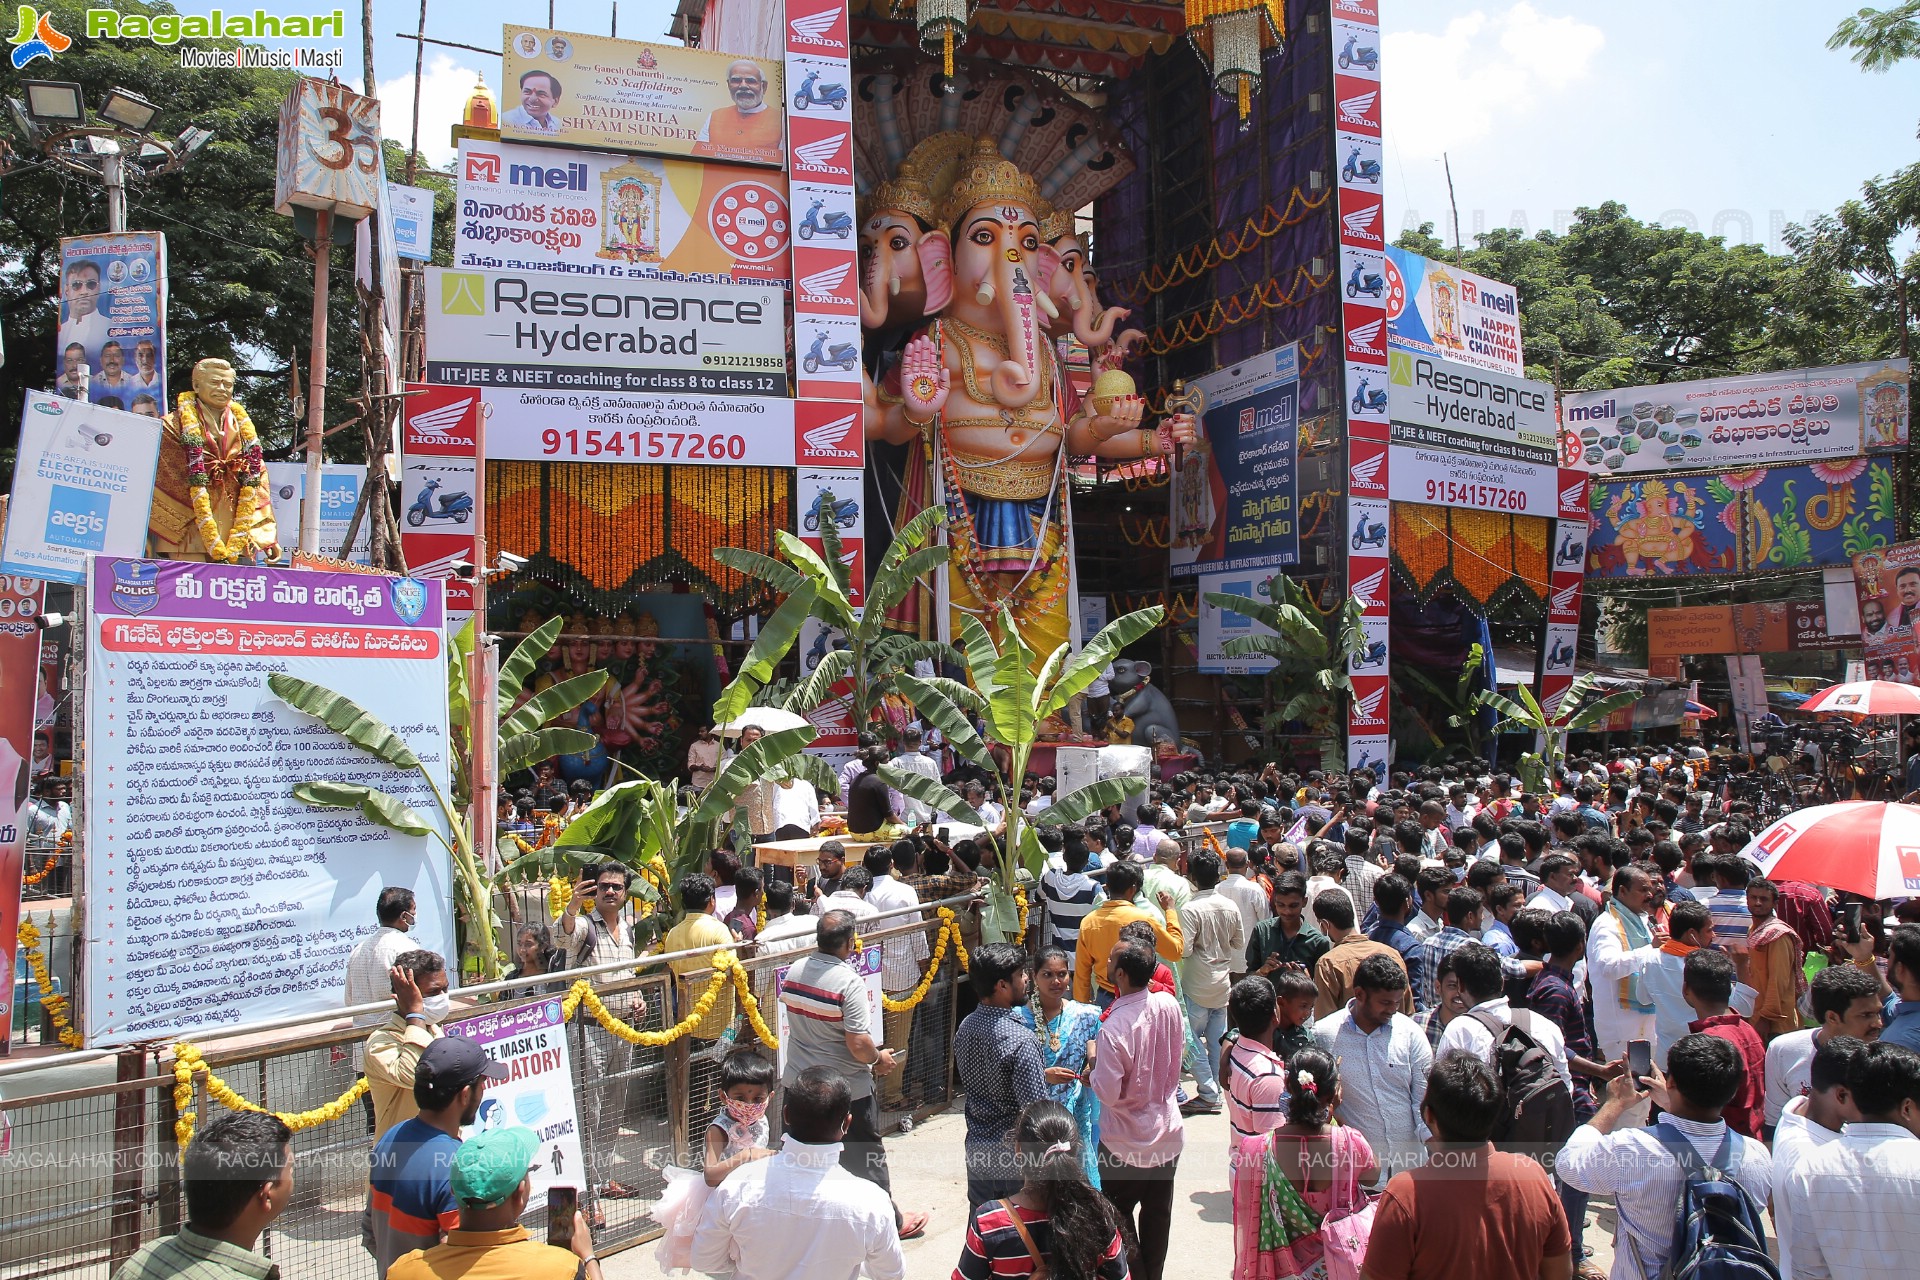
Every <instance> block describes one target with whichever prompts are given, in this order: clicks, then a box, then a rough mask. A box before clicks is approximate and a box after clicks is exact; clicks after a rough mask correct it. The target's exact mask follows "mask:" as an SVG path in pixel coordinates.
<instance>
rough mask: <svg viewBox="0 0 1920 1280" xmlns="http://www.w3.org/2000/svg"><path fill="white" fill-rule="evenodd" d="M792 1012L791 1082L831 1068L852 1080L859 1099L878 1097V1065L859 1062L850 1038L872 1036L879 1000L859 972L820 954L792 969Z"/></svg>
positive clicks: (787, 987)
mask: <svg viewBox="0 0 1920 1280" xmlns="http://www.w3.org/2000/svg"><path fill="white" fill-rule="evenodd" d="M780 1003H781V1004H782V1005H783V1006H784V1007H785V1008H786V1011H787V1035H786V1049H787V1070H786V1083H787V1084H789V1085H792V1084H793V1083H794V1082H795V1081H797V1080H799V1078H800V1073H801V1072H802V1071H805V1070H806V1069H807V1068H808V1067H826V1068H827V1069H829V1070H831V1071H833V1072H835V1073H836V1074H838V1075H841V1076H843V1077H845V1078H846V1081H847V1090H848V1092H849V1093H851V1094H852V1095H853V1097H854V1098H855V1099H856V1100H857V1099H861V1098H866V1097H871V1096H872V1094H873V1067H872V1066H871V1065H870V1064H867V1063H863V1062H856V1061H854V1057H853V1054H852V1053H850V1052H849V1051H848V1049H847V1037H848V1036H850V1035H872V1034H873V1031H874V1016H873V1002H872V1001H871V1000H870V999H868V997H867V981H866V979H865V978H864V977H862V976H861V974H860V972H859V970H857V969H855V968H854V967H853V966H852V965H851V964H848V963H847V962H846V961H845V960H843V959H841V958H840V957H839V956H831V955H828V954H827V953H826V952H824V951H814V952H812V953H810V954H809V955H808V956H807V957H806V958H805V959H802V960H800V961H798V962H797V963H795V964H794V966H793V967H792V968H791V969H788V970H787V976H786V979H785V980H784V981H783V982H782V983H781V986H780Z"/></svg>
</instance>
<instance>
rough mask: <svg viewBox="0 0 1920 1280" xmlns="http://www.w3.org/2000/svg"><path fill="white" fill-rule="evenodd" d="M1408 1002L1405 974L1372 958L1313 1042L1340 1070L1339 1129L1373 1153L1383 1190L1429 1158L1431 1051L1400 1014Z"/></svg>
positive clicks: (1318, 1026)
mask: <svg viewBox="0 0 1920 1280" xmlns="http://www.w3.org/2000/svg"><path fill="white" fill-rule="evenodd" d="M1406 998H1407V973H1406V970H1405V969H1404V968H1402V967H1401V966H1399V965H1397V964H1395V963H1394V962H1393V959H1392V957H1390V956H1384V955H1378V956H1368V957H1367V958H1366V959H1365V960H1362V961H1361V962H1360V967H1359V968H1358V969H1356V970H1354V973H1353V999H1351V1000H1349V1001H1348V1002H1347V1007H1346V1008H1344V1009H1341V1010H1338V1011H1337V1012H1334V1013H1330V1014H1328V1015H1327V1016H1326V1017H1324V1018H1322V1019H1320V1021H1318V1022H1316V1023H1314V1024H1313V1038H1314V1039H1315V1040H1317V1041H1318V1042H1319V1043H1320V1044H1321V1045H1322V1046H1323V1047H1325V1048H1326V1050H1327V1052H1329V1053H1331V1054H1332V1055H1333V1056H1334V1057H1335V1058H1336V1059H1338V1060H1339V1062H1340V1063H1341V1064H1342V1068H1343V1069H1342V1071H1341V1073H1340V1109H1339V1112H1338V1114H1339V1118H1340V1123H1342V1124H1346V1125H1352V1126H1353V1127H1354V1128H1355V1129H1358V1130H1359V1131H1360V1132H1361V1134H1362V1135H1363V1136H1365V1138H1366V1140H1367V1145H1368V1146H1370V1147H1372V1148H1373V1154H1374V1158H1375V1159H1376V1160H1378V1161H1379V1169H1380V1184H1381V1185H1384V1184H1385V1183H1386V1182H1387V1180H1388V1179H1390V1178H1392V1177H1393V1175H1394V1174H1396V1173H1401V1172H1404V1171H1405V1170H1408V1169H1411V1168H1413V1167H1414V1166H1416V1165H1421V1164H1425V1163H1426V1158H1427V1155H1426V1147H1425V1145H1424V1139H1425V1138H1426V1136H1427V1133H1426V1128H1425V1126H1423V1125H1422V1124H1421V1123H1420V1107H1421V1104H1422V1103H1424V1102H1425V1101H1426V1097H1427V1074H1428V1072H1430V1071H1431V1070H1432V1069H1433V1049H1432V1047H1431V1046H1429V1045H1428V1044H1427V1035H1426V1032H1424V1031H1422V1030H1421V1029H1420V1024H1419V1023H1417V1022H1415V1021H1414V1020H1413V1019H1412V1018H1409V1017H1408V1016H1407V1015H1406V1014H1404V1013H1401V1012H1400V1006H1401V1003H1402V1002H1403V1001H1404V1000H1406ZM1454 1021H1455V1022H1458V1021H1460V1019H1458V1018H1455V1019H1454Z"/></svg>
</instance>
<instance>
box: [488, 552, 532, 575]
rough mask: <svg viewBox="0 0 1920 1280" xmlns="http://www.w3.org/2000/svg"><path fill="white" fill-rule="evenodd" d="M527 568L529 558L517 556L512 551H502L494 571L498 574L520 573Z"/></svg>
mask: <svg viewBox="0 0 1920 1280" xmlns="http://www.w3.org/2000/svg"><path fill="white" fill-rule="evenodd" d="M526 567H527V558H526V557H525V556H517V555H515V554H513V552H511V551H502V552H501V553H500V560H499V563H498V564H496V565H495V566H494V571H495V572H496V573H518V572H520V571H521V570H522V569H524V568H526Z"/></svg>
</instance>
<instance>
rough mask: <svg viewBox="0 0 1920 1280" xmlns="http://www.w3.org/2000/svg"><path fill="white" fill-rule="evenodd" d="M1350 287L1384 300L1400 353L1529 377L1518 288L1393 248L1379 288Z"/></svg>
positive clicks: (1353, 282) (1352, 283)
mask: <svg viewBox="0 0 1920 1280" xmlns="http://www.w3.org/2000/svg"><path fill="white" fill-rule="evenodd" d="M1351 162H1352V160H1351V159H1350V163H1351ZM1360 163H1362V164H1364V160H1361V161H1360ZM1347 284H1348V291H1349V293H1351V292H1353V291H1354V288H1355V285H1356V284H1358V285H1360V286H1361V287H1362V288H1363V289H1365V290H1366V291H1369V292H1377V295H1378V296H1383V297H1384V299H1385V302H1386V307H1387V335H1388V340H1389V341H1390V342H1391V343H1392V344H1393V346H1394V348H1395V349H1396V350H1400V351H1407V352H1411V353H1416V354H1420V355H1427V356H1433V357H1436V358H1441V359H1446V360H1454V361H1458V362H1459V363H1461V364H1469V365H1473V366H1474V367H1475V368H1479V369H1490V370H1492V371H1494V372H1495V373H1504V374H1506V375H1507V376H1508V377H1510V378H1524V377H1525V376H1526V373H1527V362H1526V356H1525V353H1524V352H1523V351H1522V349H1521V343H1520V293H1519V291H1518V290H1517V289H1515V288H1514V287H1513V286H1512V285H1510V284H1506V283H1504V282H1503V281H1499V280H1494V279H1491V278H1489V277H1487V276H1482V275H1475V274H1474V273H1473V272H1471V271H1465V270H1462V269H1461V268H1459V267H1456V266H1454V265H1452V264H1451V263H1445V262H1435V261H1434V260H1433V259H1432V258H1423V257H1421V256H1420V255H1419V254H1417V253H1413V252H1411V251H1409V250H1406V249H1396V248H1394V247H1392V246H1391V245H1389V246H1387V248H1386V261H1385V263H1384V270H1383V272H1382V276H1381V278H1380V279H1379V280H1378V281H1377V282H1376V281H1373V280H1367V279H1360V280H1357V281H1356V280H1355V279H1352V278H1350V279H1349V280H1348V282H1347Z"/></svg>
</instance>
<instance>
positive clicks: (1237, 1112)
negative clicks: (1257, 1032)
mask: <svg viewBox="0 0 1920 1280" xmlns="http://www.w3.org/2000/svg"><path fill="white" fill-rule="evenodd" d="M1220 1074H1221V1076H1223V1077H1224V1078H1225V1080H1226V1085H1227V1123H1228V1125H1230V1126H1232V1128H1233V1136H1234V1137H1236V1138H1257V1137H1259V1136H1260V1135H1261V1134H1263V1133H1271V1132H1273V1131H1274V1130H1275V1129H1278V1128H1279V1127H1280V1126H1281V1125H1283V1124H1285V1123H1286V1122H1287V1068H1286V1064H1285V1063H1283V1062H1281V1060H1280V1055H1279V1054H1277V1053H1275V1052H1274V1051H1273V1050H1271V1049H1269V1048H1267V1046H1265V1045H1263V1044H1260V1043H1258V1042H1257V1041H1253V1040H1248V1039H1246V1038H1244V1037H1242V1036H1235V1037H1234V1040H1233V1043H1232V1044H1230V1045H1228V1046H1227V1056H1226V1060H1225V1061H1224V1062H1222V1063H1221V1064H1220Z"/></svg>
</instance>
